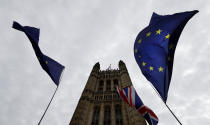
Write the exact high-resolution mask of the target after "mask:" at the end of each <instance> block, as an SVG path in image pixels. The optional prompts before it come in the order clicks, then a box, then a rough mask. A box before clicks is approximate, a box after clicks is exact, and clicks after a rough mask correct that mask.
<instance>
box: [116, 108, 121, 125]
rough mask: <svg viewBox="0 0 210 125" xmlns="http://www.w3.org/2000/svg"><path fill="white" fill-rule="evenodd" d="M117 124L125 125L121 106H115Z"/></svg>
mask: <svg viewBox="0 0 210 125" xmlns="http://www.w3.org/2000/svg"><path fill="white" fill-rule="evenodd" d="M115 124H116V125H123V120H122V111H121V105H115Z"/></svg>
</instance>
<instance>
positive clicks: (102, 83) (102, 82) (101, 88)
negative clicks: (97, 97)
mask: <svg viewBox="0 0 210 125" xmlns="http://www.w3.org/2000/svg"><path fill="white" fill-rule="evenodd" d="M103 88H104V81H103V80H101V81H100V82H99V87H98V91H99V92H103Z"/></svg>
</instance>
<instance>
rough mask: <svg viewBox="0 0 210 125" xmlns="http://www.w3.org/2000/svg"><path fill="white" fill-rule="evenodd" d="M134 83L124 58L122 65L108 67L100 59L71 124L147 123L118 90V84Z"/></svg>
mask: <svg viewBox="0 0 210 125" xmlns="http://www.w3.org/2000/svg"><path fill="white" fill-rule="evenodd" d="M131 84H132V82H131V79H130V77H129V74H128V71H127V68H126V66H125V63H124V62H123V61H120V62H119V69H107V70H104V71H103V70H102V71H101V70H100V64H99V63H96V64H95V65H94V67H93V69H92V71H91V74H90V76H89V79H88V81H87V84H86V86H85V88H84V90H83V93H82V95H81V97H80V100H79V102H78V105H77V107H76V110H75V112H74V114H73V117H72V119H71V122H70V124H69V125H146V122H145V120H144V118H143V117H142V116H141V115H140V114H139V113H138V112H137V111H136V110H134V109H133V108H130V107H129V106H128V105H127V104H126V103H124V102H123V101H122V100H121V99H120V97H119V96H118V94H117V91H116V88H115V86H117V85H118V86H120V87H121V88H125V87H127V86H130V85H131Z"/></svg>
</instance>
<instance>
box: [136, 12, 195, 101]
mask: <svg viewBox="0 0 210 125" xmlns="http://www.w3.org/2000/svg"><path fill="white" fill-rule="evenodd" d="M197 12H198V11H197V10H195V11H189V12H182V13H176V14H173V15H165V16H161V15H158V14H156V13H153V15H152V18H151V20H150V24H149V26H147V27H146V28H145V29H143V30H142V31H141V32H140V33H139V34H138V36H137V38H136V40H135V44H134V56H135V59H136V62H137V64H138V65H139V67H140V69H141V71H142V73H143V75H144V76H145V77H146V78H147V80H149V81H150V82H151V83H152V85H153V86H154V87H155V89H156V90H157V91H158V93H159V95H160V96H161V97H162V99H163V101H164V102H165V103H166V100H167V96H168V89H169V86H170V81H171V76H172V69H173V60H174V53H175V49H176V45H177V42H178V39H179V37H180V34H181V32H182V30H183V29H184V27H185V25H186V23H187V22H188V21H189V20H190V18H191V17H193V16H194V15H195V14H196V13H197Z"/></svg>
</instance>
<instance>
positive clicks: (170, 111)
mask: <svg viewBox="0 0 210 125" xmlns="http://www.w3.org/2000/svg"><path fill="white" fill-rule="evenodd" d="M164 104H165V105H166V107H167V108H168V109H169V111H170V112H171V114H172V115H173V116H174V117H175V118H176V120H177V121H178V122H179V124H180V125H182V123H181V122H180V121H179V119H178V118H177V117H176V115H175V114H174V113H173V111H172V110H171V109H170V108H169V107H168V105H167V104H166V103H164Z"/></svg>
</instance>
